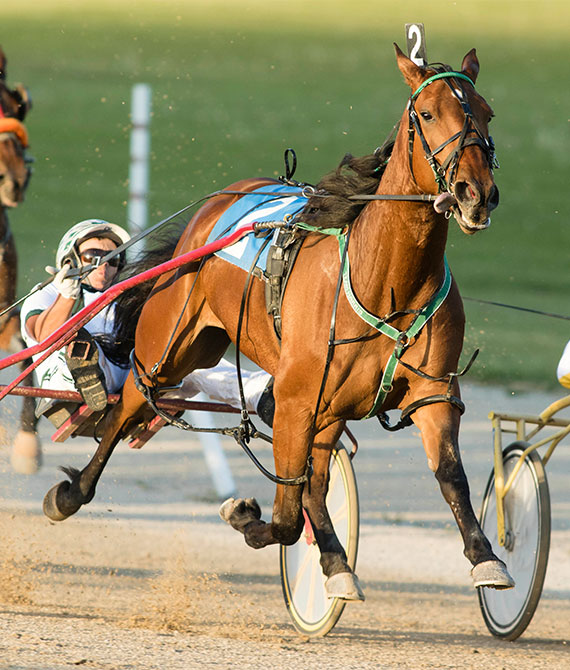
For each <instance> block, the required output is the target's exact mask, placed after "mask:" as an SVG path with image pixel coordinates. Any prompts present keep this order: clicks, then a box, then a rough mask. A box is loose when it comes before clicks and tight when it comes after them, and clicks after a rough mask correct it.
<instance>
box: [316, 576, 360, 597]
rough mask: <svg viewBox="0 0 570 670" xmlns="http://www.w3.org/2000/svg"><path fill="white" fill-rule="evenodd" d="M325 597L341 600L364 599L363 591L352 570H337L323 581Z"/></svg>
mask: <svg viewBox="0 0 570 670" xmlns="http://www.w3.org/2000/svg"><path fill="white" fill-rule="evenodd" d="M325 591H326V593H327V598H341V599H342V600H357V601H358V600H360V601H362V600H364V592H363V591H362V589H361V588H360V582H359V581H358V577H357V576H356V575H355V574H354V572H337V574H336V575H333V576H332V577H329V578H328V579H327V581H326V582H325Z"/></svg>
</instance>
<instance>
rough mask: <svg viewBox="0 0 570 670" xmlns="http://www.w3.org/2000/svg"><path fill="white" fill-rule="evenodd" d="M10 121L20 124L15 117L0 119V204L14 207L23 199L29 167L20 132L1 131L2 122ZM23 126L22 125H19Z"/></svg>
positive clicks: (28, 176)
mask: <svg viewBox="0 0 570 670" xmlns="http://www.w3.org/2000/svg"><path fill="white" fill-rule="evenodd" d="M6 121H10V122H14V123H17V124H19V125H20V126H21V124H20V122H19V121H16V119H0V205H1V206H2V207H16V206H17V205H18V203H20V202H22V201H23V199H24V193H25V190H26V186H27V185H28V180H29V178H30V168H29V166H28V161H27V159H26V156H25V153H24V148H25V146H26V144H25V143H24V142H23V141H22V140H21V133H19V134H17V133H16V132H14V131H13V130H11V131H2V123H3V122H6ZM21 127H22V128H23V126H21Z"/></svg>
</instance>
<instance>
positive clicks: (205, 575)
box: [0, 389, 570, 670]
mask: <svg viewBox="0 0 570 670" xmlns="http://www.w3.org/2000/svg"><path fill="white" fill-rule="evenodd" d="M465 395H466V399H467V400H471V401H472V402H471V403H470V404H469V406H470V409H469V411H468V414H467V415H466V417H465V429H464V435H463V453H464V460H465V464H466V469H467V471H468V473H469V475H470V480H471V485H472V495H473V500H474V503H475V505H476V506H477V505H478V504H479V503H480V499H481V492H482V488H483V486H484V483H485V480H486V478H487V474H488V470H489V465H490V447H489V435H488V432H489V430H488V425H487V422H486V411H487V409H488V408H487V407H486V404H489V403H493V405H492V406H494V407H495V408H496V409H507V407H506V406H505V405H506V404H512V402H513V400H512V399H510V398H508V397H506V396H504V395H503V394H501V392H498V391H497V392H493V393H489V392H488V391H480V390H477V389H473V390H471V391H470V390H467V392H466V394H465ZM549 399H550V398H548V397H546V396H540V397H535V398H528V397H527V398H524V397H523V398H517V399H516V400H517V403H518V404H516V406H517V408H519V410H520V411H529V405H532V406H533V407H534V408H535V409H536V410H538V409H541V407H540V405H541V404H543V403H545V402H546V401H547V400H549ZM537 403H538V405H539V406H537ZM497 404H498V405H499V406H498V407H497ZM508 409H512V407H511V406H509V407H508ZM6 422H8V423H9V417H8V418H6V417H5V420H4V424H5V425H7V423H6ZM361 426H364V428H362V427H361ZM361 426H360V425H359V426H358V430H359V434H358V437H359V439H360V445H361V446H360V452H359V454H358V455H357V461H356V469H357V475H358V480H359V485H360V492H361V507H362V530H361V549H360V554H359V563H358V574H359V576H360V578H361V582H362V584H363V586H364V589H365V592H366V597H367V600H366V602H365V603H363V604H358V605H349V606H348V607H347V608H346V610H345V612H344V614H343V616H342V618H341V620H340V622H339V624H338V625H337V627H336V628H335V629H334V631H333V632H332V633H331V634H330V635H329V636H328V637H326V638H324V639H318V640H310V641H308V640H307V639H304V638H302V637H300V636H299V635H297V634H296V633H295V632H294V631H293V629H292V627H291V625H290V624H289V618H288V615H287V611H286V608H285V605H284V603H283V598H282V595H281V587H280V583H279V571H278V559H277V554H278V551H277V548H275V547H271V548H268V549H265V550H262V551H259V552H256V551H254V550H252V549H249V548H247V547H246V546H245V544H244V543H243V539H242V537H241V536H239V535H238V534H237V533H235V531H232V530H231V529H230V528H229V527H227V526H225V525H224V524H223V523H222V522H221V521H219V520H218V518H217V507H218V503H217V501H215V500H214V499H215V495H214V494H213V492H212V486H211V484H210V483H209V478H208V475H207V472H206V470H205V466H204V463H203V458H202V456H201V453H200V446H199V444H198V443H197V442H195V441H192V440H188V439H187V438H186V436H182V437H181V436H180V434H178V433H174V432H170V433H167V432H166V431H165V433H164V435H163V439H162V440H161V441H160V442H159V441H158V440H157V441H156V443H155V444H151V445H149V446H148V449H146V450H144V451H142V452H140V453H133V452H128V450H127V449H126V448H124V447H123V448H120V449H119V450H118V452H117V453H116V454H115V455H114V457H113V460H112V462H111V464H110V466H109V468H108V470H107V473H106V477H105V478H104V481H102V482H101V485H100V488H99V491H98V496H97V498H96V500H95V501H94V502H93V503H92V504H91V505H89V507H88V508H85V509H84V510H81V511H80V512H79V513H78V515H76V516H75V517H74V518H71V519H69V520H68V521H66V522H64V523H61V524H52V523H50V522H49V521H48V520H47V519H45V518H44V517H43V516H42V515H41V498H42V496H43V493H44V492H45V491H46V490H47V488H49V486H51V485H52V484H53V483H55V482H56V481H59V479H60V478H61V477H60V475H59V474H58V473H57V472H56V466H57V465H59V464H62V463H66V464H76V465H81V464H82V463H84V462H85V458H86V452H87V451H89V450H90V449H91V445H90V444H89V443H87V442H79V441H76V442H74V443H72V444H70V445H67V444H66V445H49V444H48V440H47V438H46V439H45V440H44V443H45V445H46V459H45V460H46V462H45V465H44V467H43V468H42V470H41V472H40V473H39V474H38V475H36V476H34V477H22V476H16V475H13V474H12V473H11V472H10V470H9V466H8V465H7V453H8V452H7V448H3V449H2V451H1V452H0V458H1V460H0V484H1V487H2V488H1V489H0V496H1V500H0V532H1V537H2V544H1V547H0V567H1V568H2V570H1V571H0V668H2V669H4V668H10V669H12V670H16V669H18V670H24V669H25V670H32V669H37V670H51V669H52V668H54V669H55V668H71V667H77V666H84V667H86V668H98V669H99V668H100V669H101V670H103V669H104V670H110V669H121V670H122V669H126V668H137V669H141V670H146V669H151V668H160V669H161V670H169V669H170V668H173V669H175V668H176V669H177V668H180V669H184V670H186V669H190V668H233V667H240V668H244V669H249V668H263V669H266V668H268V667H288V668H292V669H295V668H306V667H307V664H310V665H311V666H312V667H321V666H322V667H324V666H325V664H326V666H327V667H328V668H414V669H416V668H460V667H461V668H483V667H494V668H507V669H510V668H517V670H518V669H521V670H526V669H527V668H528V669H530V668H542V667H544V668H546V667H548V668H554V669H558V668H560V669H562V668H566V667H569V666H570V504H569V500H570V494H569V493H568V490H567V489H568V487H567V483H568V481H569V480H568V475H569V473H570V459H569V458H568V454H567V452H568V450H567V449H566V450H565V452H562V450H561V451H560V453H558V454H556V455H555V458H556V459H557V460H556V463H557V468H556V471H554V472H553V473H552V475H551V488H552V498H553V502H554V508H553V524H554V525H553V528H554V537H553V545H552V552H551V558H550V565H549V572H548V575H547V582H546V585H545V592H544V595H543V598H542V601H541V604H540V606H539V609H538V612H537V614H536V615H535V618H534V619H533V621H532V623H531V625H530V627H529V629H528V631H527V633H526V634H525V635H524V636H523V637H522V638H521V639H520V640H519V641H517V642H515V643H502V642H500V641H497V640H495V639H493V638H492V637H491V636H490V635H489V634H488V632H487V630H486V628H485V625H484V623H483V620H482V618H481V616H480V614H479V610H478V604H477V598H476V595H475V593H474V591H473V590H472V588H471V587H470V584H469V577H468V569H469V565H468V564H467V561H466V560H465V559H464V558H463V556H462V554H461V544H460V541H459V537H458V534H457V531H456V530H455V528H454V527H453V526H452V525H451V523H450V514H449V512H448V511H447V510H446V508H445V505H444V503H443V502H442V500H441V497H440V495H439V492H438V491H437V490H436V488H435V485H434V482H433V478H432V476H431V474H430V473H429V470H428V469H427V467H426V466H425V461H424V458H423V453H422V451H421V447H420V445H419V442H418V441H417V438H416V437H415V436H414V435H413V433H412V432H408V431H406V432H405V433H401V434H398V435H396V436H388V437H386V436H385V435H384V434H383V433H381V432H380V431H379V429H377V428H376V426H375V425H374V424H372V422H366V423H364V424H361ZM44 429H45V430H47V429H48V426H47V425H46V426H44ZM482 442H484V444H482ZM226 452H227V454H228V456H229V459H230V464H231V467H232V471H233V472H234V476H235V478H236V484H237V486H238V489H239V490H240V492H242V493H245V494H248V495H249V494H251V493H253V492H255V493H256V495H258V498H259V499H260V501H261V502H262V507H263V509H264V512H265V514H267V511H268V509H269V504H270V500H271V495H272V487H271V486H270V485H268V484H265V482H263V481H262V480H261V476H260V475H258V474H257V473H256V472H255V471H254V470H253V467H252V466H251V465H250V464H249V462H248V461H247V460H246V459H245V457H244V456H243V455H242V454H241V453H239V452H238V450H237V447H235V446H233V445H231V444H228V445H227V449H226ZM263 455H264V457H265V458H268V457H269V454H263Z"/></svg>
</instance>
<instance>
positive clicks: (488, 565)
mask: <svg viewBox="0 0 570 670" xmlns="http://www.w3.org/2000/svg"><path fill="white" fill-rule="evenodd" d="M471 577H472V578H473V586H474V587H475V588H479V587H480V586H486V587H488V588H490V589H512V588H513V587H514V585H515V580H514V579H513V578H512V577H511V576H510V575H509V571H508V570H507V566H506V565H505V564H504V563H503V561H499V560H492V561H483V563H478V564H477V565H476V566H475V567H474V568H473V569H472V570H471Z"/></svg>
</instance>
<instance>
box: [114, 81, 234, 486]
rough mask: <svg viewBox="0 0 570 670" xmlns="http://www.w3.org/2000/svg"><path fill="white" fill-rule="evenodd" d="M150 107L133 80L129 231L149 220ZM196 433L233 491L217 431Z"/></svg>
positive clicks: (215, 476)
mask: <svg viewBox="0 0 570 670" xmlns="http://www.w3.org/2000/svg"><path fill="white" fill-rule="evenodd" d="M150 111H151V88H150V86H149V85H148V84H135V85H134V86H133V90H132V97H131V120H132V126H133V127H132V130H131V142H130V164H129V201H128V208H127V229H128V230H129V232H130V233H131V235H134V234H135V233H138V232H139V231H140V230H142V229H143V228H146V226H147V221H148V203H147V198H148V183H149V169H148V157H149V153H150V133H149V123H150ZM139 244H140V243H139ZM135 246H136V245H135ZM206 399H207V398H206ZM191 414H192V423H195V424H196V425H197V426H203V427H204V428H213V427H214V426H215V424H214V419H213V417H212V415H211V414H210V412H191ZM198 436H199V438H200V444H201V445H202V450H203V452H204V458H205V459H206V465H207V466H208V470H209V471H210V476H211V478H212V483H213V484H214V488H215V489H216V493H217V494H218V496H219V497H220V498H221V499H225V498H227V497H229V496H231V495H233V494H235V493H236V486H235V483H234V479H233V476H232V473H231V470H230V466H229V464H228V462H227V459H226V455H225V453H224V450H223V447H222V443H221V440H220V438H219V435H217V434H216V433H198Z"/></svg>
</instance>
